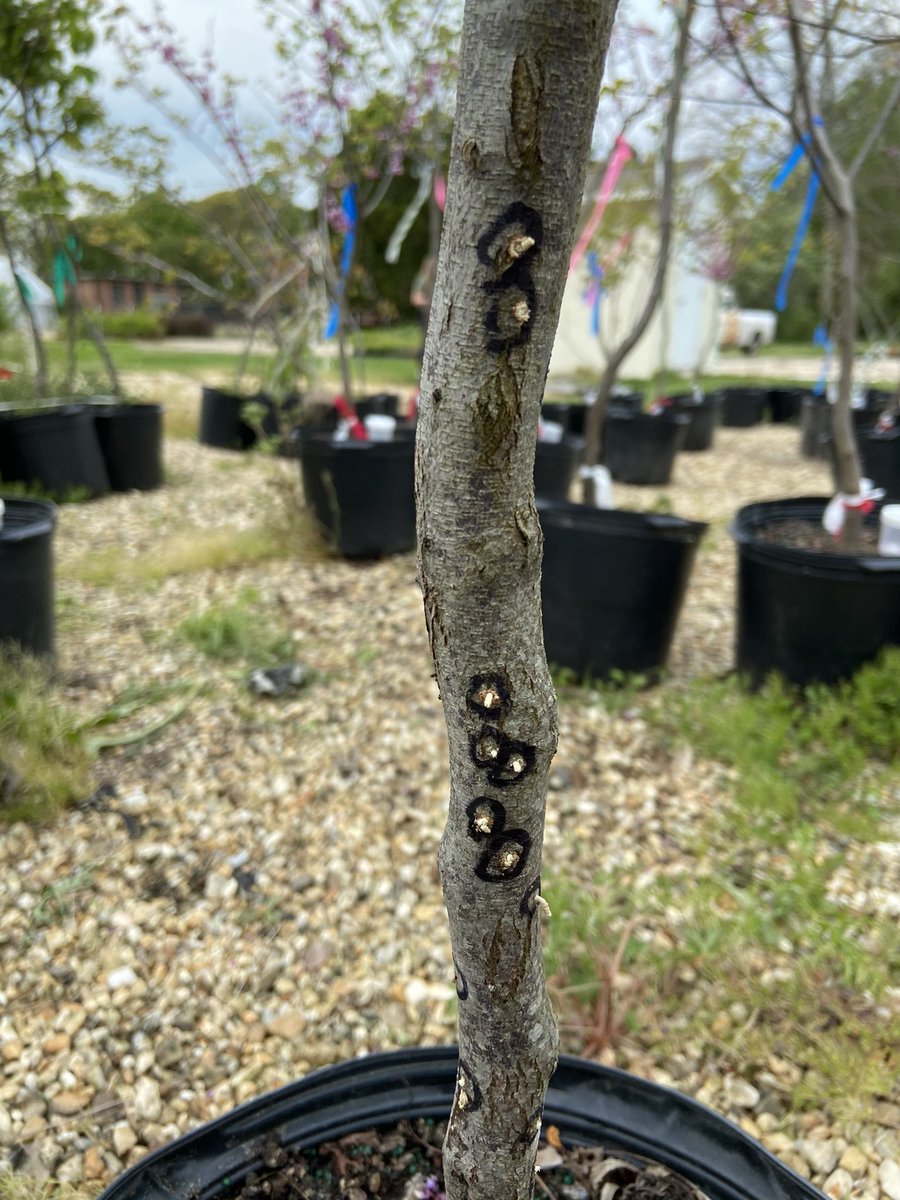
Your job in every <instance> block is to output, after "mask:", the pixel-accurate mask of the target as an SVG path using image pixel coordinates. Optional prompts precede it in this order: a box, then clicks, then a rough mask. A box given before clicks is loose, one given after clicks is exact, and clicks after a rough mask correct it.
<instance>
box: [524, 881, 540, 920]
mask: <svg viewBox="0 0 900 1200" xmlns="http://www.w3.org/2000/svg"><path fill="white" fill-rule="evenodd" d="M540 891H541V877H540V875H538V877H537V879H535V880H533V882H532V883H531V884H530V885H529V887H528V890H527V891H526V893H525V895H524V896H523V897H522V899H521V901H520V902H519V912H520V913H521V915H522V916H523V917H533V916H534V914H535V912H536V911H537V898H538V896H539V895H540Z"/></svg>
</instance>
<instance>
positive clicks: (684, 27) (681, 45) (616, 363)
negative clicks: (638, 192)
mask: <svg viewBox="0 0 900 1200" xmlns="http://www.w3.org/2000/svg"><path fill="white" fill-rule="evenodd" d="M695 9H696V0H687V2H686V4H685V6H684V12H683V13H682V14H681V16H680V17H679V31H678V43H677V47H676V50H675V65H674V68H673V71H672V85H671V89H670V91H669V110H668V113H667V114H666V138H665V144H664V146H663V184H662V194H661V196H660V200H659V252H658V254H657V256H656V266H655V268H654V271H653V279H652V280H651V284H650V291H649V292H648V293H647V299H646V300H645V301H644V307H643V309H642V310H641V312H640V313H639V314H638V318H637V320H636V321H635V323H634V325H633V326H632V328H631V330H630V332H629V333H628V335H627V336H626V337H625V338H624V339H623V340H622V341H621V342H620V343H619V345H618V346H616V347H615V349H613V350H611V351H610V352H609V354H608V356H607V359H606V365H605V366H604V368H603V374H602V375H601V377H600V387H599V389H598V391H597V395H596V397H595V400H594V403H593V404H592V405H591V408H590V411H589V412H588V415H587V427H586V430H585V434H586V442H587V444H586V446H585V454H584V461H585V463H587V465H588V466H592V467H593V466H596V464H597V463H598V462H599V461H600V450H601V445H600V442H601V434H602V430H603V418H604V416H605V415H606V409H607V406H608V404H609V397H610V394H611V392H612V389H613V386H614V384H615V382H616V379H617V378H618V374H619V370H620V369H621V366H622V363H623V362H624V361H625V359H626V358H627V357H628V355H629V354H630V353H631V351H632V350H633V349H634V347H635V346H636V345H637V344H638V342H639V341H640V340H641V338H642V337H643V336H644V333H645V332H646V329H647V326H648V325H649V324H650V321H651V318H652V317H653V314H654V313H655V312H656V310H657V308H658V307H659V302H660V300H662V297H663V291H664V289H665V286H666V275H667V274H668V269H669V256H670V253H671V249H672V230H673V226H674V224H675V139H676V137H677V134H678V118H679V115H680V112H681V96H682V92H683V91H684V79H685V75H686V74H687V60H688V51H689V50H690V35H691V22H692V20H693V17H694V11H695ZM583 489H584V497H583V498H584V501H585V503H586V504H593V503H594V502H595V496H594V479H593V476H588V477H586V478H585V480H584V482H583Z"/></svg>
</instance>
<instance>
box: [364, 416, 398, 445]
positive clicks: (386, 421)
mask: <svg viewBox="0 0 900 1200" xmlns="http://www.w3.org/2000/svg"><path fill="white" fill-rule="evenodd" d="M363 424H364V425H365V427H366V433H367V434H368V435H369V439H370V440H371V441H373V442H390V441H392V440H393V437H394V433H395V431H396V429H397V418H396V417H388V416H385V415H384V414H383V413H371V414H370V415H369V416H368V417H364V418H363Z"/></svg>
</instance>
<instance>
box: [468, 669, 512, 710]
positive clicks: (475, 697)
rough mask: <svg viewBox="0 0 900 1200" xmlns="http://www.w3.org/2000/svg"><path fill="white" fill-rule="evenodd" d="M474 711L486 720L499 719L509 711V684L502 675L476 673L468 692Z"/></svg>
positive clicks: (469, 702) (471, 707)
mask: <svg viewBox="0 0 900 1200" xmlns="http://www.w3.org/2000/svg"><path fill="white" fill-rule="evenodd" d="M466 702H467V704H468V706H469V708H470V709H471V711H472V712H474V713H477V715H478V716H479V717H481V718H482V719H483V720H485V721H497V720H499V719H500V717H505V716H506V714H507V713H508V712H509V708H510V699H509V686H508V684H507V682H506V680H505V679H504V678H503V676H502V675H498V674H488V675H475V676H474V677H473V679H472V682H471V683H470V684H469V690H468V692H467V693H466Z"/></svg>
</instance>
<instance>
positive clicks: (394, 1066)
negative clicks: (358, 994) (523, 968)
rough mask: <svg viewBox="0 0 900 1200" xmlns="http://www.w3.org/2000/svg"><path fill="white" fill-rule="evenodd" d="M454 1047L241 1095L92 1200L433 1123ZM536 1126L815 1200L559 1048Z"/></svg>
mask: <svg viewBox="0 0 900 1200" xmlns="http://www.w3.org/2000/svg"><path fill="white" fill-rule="evenodd" d="M456 1066H457V1050H456V1047H455V1046H439V1047H434V1048H430V1047H426V1048H422V1049H413V1050H400V1051H396V1052H393V1053H388V1054H373V1055H371V1056H369V1057H367V1058H360V1059H355V1060H353V1061H351V1062H344V1063H340V1064H339V1065H337V1066H334V1067H325V1068H323V1069H322V1070H319V1071H314V1072H313V1073H312V1074H310V1075H308V1076H306V1078H304V1079H301V1080H299V1081H298V1082H296V1083H292V1084H289V1085H288V1086H287V1087H284V1088H280V1089H279V1090H278V1091H276V1092H272V1093H270V1094H269V1095H266V1096H262V1097H260V1098H259V1099H258V1100H251V1101H250V1102H249V1103H247V1104H244V1105H242V1106H241V1107H240V1108H237V1109H235V1110H234V1111H232V1112H230V1113H227V1114H226V1115H225V1116H222V1117H219V1118H218V1119H217V1120H214V1121H211V1122H209V1124H207V1125H203V1126H202V1127H201V1128H199V1129H197V1130H195V1131H194V1132H192V1133H189V1134H186V1135H185V1136H184V1137H181V1138H179V1139H178V1140H177V1141H175V1142H172V1143H171V1144H170V1145H168V1146H164V1147H162V1148H161V1149H159V1150H155V1151H153V1152H152V1153H150V1154H148V1155H147V1157H146V1158H143V1159H141V1161H140V1162H138V1163H137V1164H135V1166H133V1167H130V1168H129V1169H128V1170H127V1171H126V1172H125V1173H124V1174H123V1175H121V1176H120V1177H119V1178H118V1179H117V1180H116V1181H115V1182H114V1183H113V1184H111V1185H110V1186H109V1187H108V1188H107V1189H106V1191H104V1192H103V1193H102V1195H101V1197H100V1200H228V1198H229V1197H232V1196H234V1195H236V1194H237V1193H238V1192H239V1191H240V1189H241V1187H242V1186H243V1184H244V1182H245V1180H246V1179H247V1176H248V1175H249V1174H250V1172H251V1171H253V1172H257V1173H262V1174H265V1169H264V1163H263V1151H264V1148H265V1147H266V1146H267V1145H269V1146H271V1144H272V1142H273V1141H274V1142H275V1143H276V1144H277V1145H278V1146H280V1147H282V1148H283V1149H285V1150H287V1151H292V1150H304V1149H310V1148H313V1147H316V1146H318V1145H321V1144H322V1143H324V1142H329V1141H334V1140H335V1139H337V1138H341V1137H346V1136H347V1135H348V1134H352V1133H359V1132H362V1131H364V1130H367V1129H373V1128H378V1129H390V1128H392V1127H394V1126H396V1125H397V1124H398V1123H399V1122H400V1121H407V1120H412V1119H415V1118H423V1119H431V1120H444V1119H445V1118H446V1117H448V1116H449V1114H450V1108H451V1105H452V1102H453V1093H454V1086H455V1082H456ZM544 1122H545V1124H546V1125H555V1126H556V1127H557V1129H558V1130H559V1133H560V1136H561V1138H562V1140H563V1142H564V1143H566V1144H569V1145H572V1146H602V1147H603V1148H605V1149H609V1150H610V1151H614V1152H616V1153H618V1154H620V1155H624V1156H633V1157H634V1158H636V1159H638V1160H650V1161H652V1162H656V1163H660V1164H662V1165H663V1166H666V1167H668V1168H669V1169H671V1170H673V1171H676V1172H678V1173H679V1174H680V1175H683V1176H684V1177H685V1178H686V1179H689V1180H690V1181H691V1182H692V1183H694V1184H695V1185H696V1186H697V1187H699V1188H700V1189H701V1190H702V1191H703V1192H704V1193H705V1194H706V1195H707V1196H708V1197H709V1200H824V1198H823V1197H822V1194H821V1192H819V1191H817V1189H816V1188H814V1187H813V1186H812V1184H810V1183H807V1181H806V1180H804V1179H801V1177H800V1176H799V1175H796V1174H795V1173H794V1172H793V1171H791V1170H790V1168H788V1167H786V1166H785V1165H784V1164H783V1163H781V1162H779V1161H778V1159H776V1158H775V1157H774V1156H773V1155H771V1154H769V1152H768V1151H767V1150H766V1149H765V1148H764V1147H763V1146H761V1145H760V1144H759V1142H757V1141H754V1139H753V1138H751V1137H749V1136H748V1135H747V1134H746V1133H744V1132H743V1131H742V1130H741V1129H739V1128H738V1127H737V1126H736V1125H733V1124H732V1123H731V1122H730V1121H728V1120H726V1119H725V1118H724V1117H721V1116H719V1115H718V1114H717V1113H715V1112H713V1111H712V1110H711V1109H708V1108H706V1107H705V1106H704V1105H702V1104H699V1103H698V1102H697V1101H696V1100H692V1099H690V1098H689V1097H687V1096H683V1095H681V1093H679V1092H675V1091H672V1090H671V1089H669V1088H664V1087H660V1086H659V1085H657V1084H653V1083H648V1082H647V1081H645V1080H642V1079H638V1078H637V1077H635V1076H633V1075H629V1074H627V1073H626V1072H624V1071H619V1070H616V1069H614V1068H612V1067H603V1066H600V1065H599V1064H597V1063H592V1062H587V1061H585V1060H583V1059H579V1058H573V1057H571V1056H569V1055H563V1056H562V1057H561V1058H560V1062H559V1066H558V1067H557V1069H556V1073H555V1075H554V1076H553V1079H552V1081H551V1083H550V1089H549V1092H548V1094H547V1103H546V1106H545V1108H544Z"/></svg>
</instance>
